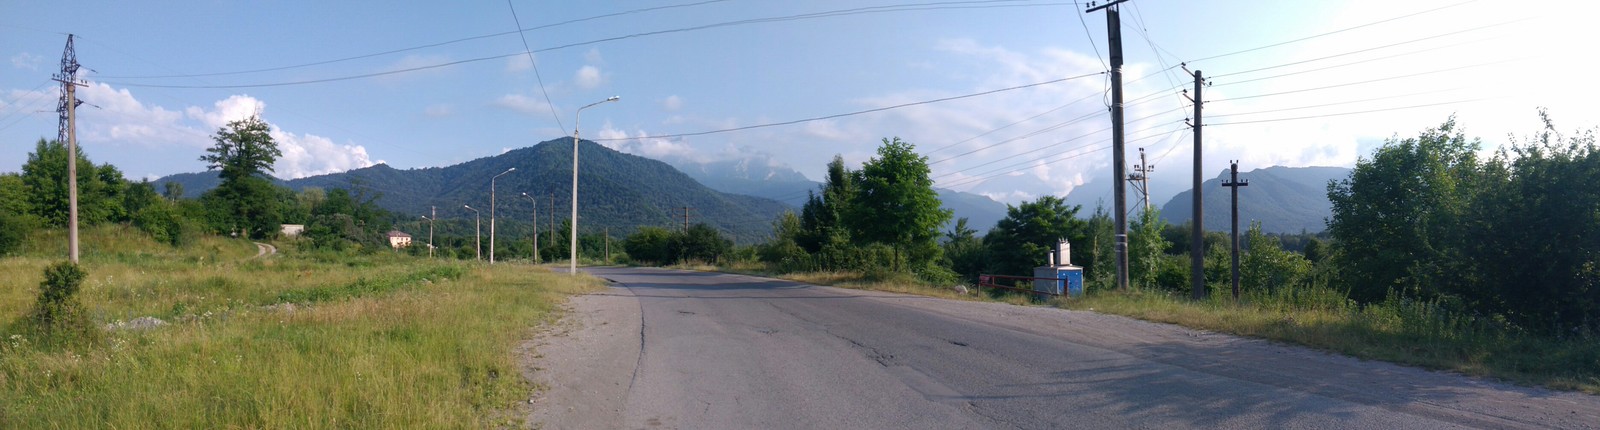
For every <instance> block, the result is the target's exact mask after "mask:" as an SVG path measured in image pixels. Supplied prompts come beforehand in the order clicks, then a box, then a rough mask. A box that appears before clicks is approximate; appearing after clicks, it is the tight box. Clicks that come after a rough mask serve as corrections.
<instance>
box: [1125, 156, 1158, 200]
mask: <svg viewBox="0 0 1600 430" xmlns="http://www.w3.org/2000/svg"><path fill="white" fill-rule="evenodd" d="M1154 171H1156V166H1152V165H1149V164H1147V163H1145V161H1144V148H1139V164H1136V165H1134V166H1133V173H1129V174H1128V183H1130V184H1133V190H1134V191H1138V192H1139V200H1143V201H1144V211H1145V212H1149V211H1150V172H1154Z"/></svg>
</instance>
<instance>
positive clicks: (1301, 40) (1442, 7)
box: [1189, 0, 1477, 63]
mask: <svg viewBox="0 0 1600 430" xmlns="http://www.w3.org/2000/svg"><path fill="white" fill-rule="evenodd" d="M1474 1H1477V0H1467V1H1464V2H1460V3H1455V4H1450V5H1445V6H1440V7H1436V8H1433V9H1428V10H1424V11H1421V12H1415V13H1411V14H1407V15H1401V16H1397V17H1394V18H1389V19H1385V20H1382V21H1375V22H1369V23H1366V24H1361V25H1357V26H1354V27H1346V28H1342V29H1339V30H1334V31H1330V32H1327V33H1321V34H1316V35H1311V36H1306V37H1302V38H1299V39H1294V40H1289V41H1283V42H1278V43H1274V44H1270V45H1263V46H1257V47H1254V48H1250V49H1244V50H1239V51H1233V52H1229V53H1226V54H1218V55H1212V56H1210V57H1204V58H1198V59H1194V60H1190V61H1189V62H1191V63H1198V62H1201V61H1206V60H1213V59H1217V58H1222V57H1228V56H1233V55H1238V54H1243V53H1246V52H1252V51H1259V50H1262V49H1267V48H1273V47H1278V46H1283V45H1288V44H1291V43H1296V42H1303V41H1307V40H1311V39H1315V38H1318V37H1323V36H1329V35H1333V34H1338V33H1343V32H1346V31H1350V30H1355V29H1358V28H1364V27H1371V26H1374V25H1378V24H1383V23H1386V22H1391V21H1397V20H1401V19H1405V18H1410V17H1413V16H1417V15H1422V14H1427V13H1431V12H1437V11H1441V10H1445V9H1449V8H1453V7H1456V6H1461V5H1464V4H1468V3H1472V2H1474Z"/></svg>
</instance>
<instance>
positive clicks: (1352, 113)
mask: <svg viewBox="0 0 1600 430" xmlns="http://www.w3.org/2000/svg"><path fill="white" fill-rule="evenodd" d="M1475 101H1485V99H1483V98H1478V99H1464V101H1448V102H1430V104H1418V106H1403V107H1389V109H1371V110H1357V112H1339V113H1325V115H1309V117H1293V118H1272V120H1251V121H1230V123H1206V126H1219V125H1253V123H1275V121H1294V120H1312V118H1326V117H1346V115H1360V113H1373V112H1389V110H1405V109H1419V107H1434V106H1450V104H1462V102H1475Z"/></svg>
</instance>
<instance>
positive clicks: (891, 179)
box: [846, 137, 951, 270]
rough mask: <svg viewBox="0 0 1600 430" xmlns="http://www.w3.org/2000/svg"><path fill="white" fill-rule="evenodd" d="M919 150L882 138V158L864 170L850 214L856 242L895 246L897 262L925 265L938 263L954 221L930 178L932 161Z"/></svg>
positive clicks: (864, 165) (871, 161)
mask: <svg viewBox="0 0 1600 430" xmlns="http://www.w3.org/2000/svg"><path fill="white" fill-rule="evenodd" d="M915 148H916V147H915V145H912V144H911V143H910V142H905V141H902V140H900V138H898V137H896V138H894V140H890V139H887V138H886V139H883V146H880V147H878V156H877V157H876V158H873V159H871V160H869V161H867V163H866V164H863V165H862V166H861V172H860V178H861V180H860V182H859V183H858V184H857V185H858V187H859V189H858V191H857V192H856V195H855V198H854V199H851V200H850V206H849V208H847V210H846V213H847V214H848V215H849V220H850V222H849V224H850V225H851V229H850V230H851V233H852V238H853V239H854V240H855V242H856V243H858V244H868V243H882V244H885V245H888V246H890V247H892V248H894V251H895V262H896V264H898V263H899V260H900V255H901V254H907V255H908V256H909V257H911V258H912V259H913V260H915V261H919V262H922V263H923V264H928V263H933V262H936V261H938V260H939V259H940V258H939V257H940V256H939V252H940V251H939V247H938V243H937V242H936V239H937V238H938V237H939V226H942V225H944V223H945V222H946V221H949V220H950V213H951V212H950V211H949V210H947V209H944V208H942V207H941V203H940V202H939V193H938V192H936V191H934V190H933V180H932V179H931V178H929V177H928V173H929V169H928V158H927V157H924V156H920V155H917V153H916V152H915ZM896 270H899V268H898V267H897V268H896Z"/></svg>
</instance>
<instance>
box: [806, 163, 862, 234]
mask: <svg viewBox="0 0 1600 430" xmlns="http://www.w3.org/2000/svg"><path fill="white" fill-rule="evenodd" d="M856 175H857V173H856V172H854V171H851V170H850V169H849V168H846V167H845V165H844V157H841V156H839V155H834V156H833V161H830V162H828V177H827V178H826V179H825V180H824V182H823V183H822V189H821V193H820V195H819V194H809V195H808V197H807V198H806V203H805V205H804V206H802V207H801V212H800V230H799V231H798V232H797V234H795V236H794V240H795V243H796V244H797V245H799V246H800V247H801V248H805V250H806V251H807V252H811V253H816V252H820V251H822V248H823V247H825V246H829V245H833V246H843V245H844V244H846V243H848V242H849V241H850V233H849V230H848V229H847V227H846V226H845V225H844V222H843V220H844V216H845V214H846V213H847V212H848V211H849V207H850V200H851V199H854V198H855V195H856V181H857V178H856Z"/></svg>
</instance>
